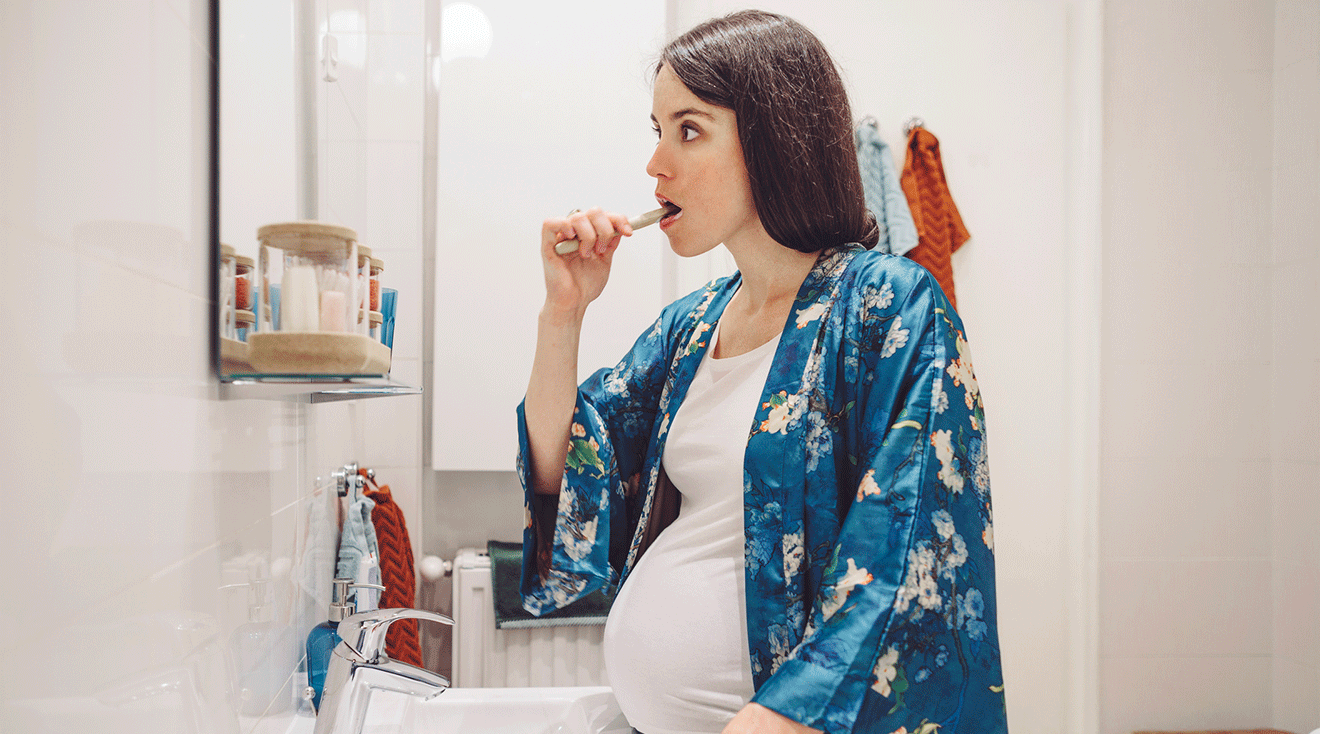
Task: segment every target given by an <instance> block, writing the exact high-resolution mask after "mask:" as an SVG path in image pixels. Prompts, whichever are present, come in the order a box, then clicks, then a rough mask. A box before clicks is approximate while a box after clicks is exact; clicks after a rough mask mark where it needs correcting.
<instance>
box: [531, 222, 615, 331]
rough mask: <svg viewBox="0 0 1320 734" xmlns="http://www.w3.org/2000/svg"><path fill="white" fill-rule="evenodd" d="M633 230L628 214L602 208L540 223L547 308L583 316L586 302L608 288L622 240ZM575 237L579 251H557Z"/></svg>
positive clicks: (578, 316)
mask: <svg viewBox="0 0 1320 734" xmlns="http://www.w3.org/2000/svg"><path fill="white" fill-rule="evenodd" d="M632 233H633V229H632V226H631V225H629V224H628V218H627V217H626V216H624V215H622V214H617V213H614V212H606V211H602V210H601V209H600V208H599V207H596V208H593V209H589V210H587V211H578V212H573V213H572V214H570V215H568V216H567V217H557V218H554V219H547V220H545V221H544V222H543V223H542V224H541V264H542V266H543V267H544V269H545V303H546V308H548V309H551V310H553V311H554V312H556V313H559V314H565V315H570V314H571V315H575V316H576V317H577V318H581V316H582V314H583V313H585V312H586V309H587V304H589V303H591V302H592V301H594V300H596V298H597V297H598V296H600V294H601V292H602V291H604V290H605V283H606V282H607V281H608V280H609V278H610V264H611V263H612V262H613V260H614V250H615V249H616V248H618V246H619V241H620V239H621V238H623V237H629V236H631V235H632ZM573 239H575V240H577V241H578V249H577V251H576V252H573V253H569V254H568V255H560V254H559V253H557V252H555V245H556V244H558V243H560V242H563V241H564V240H573Z"/></svg>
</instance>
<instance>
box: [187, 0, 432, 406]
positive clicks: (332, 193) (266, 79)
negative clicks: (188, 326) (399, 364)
mask: <svg viewBox="0 0 1320 734" xmlns="http://www.w3.org/2000/svg"><path fill="white" fill-rule="evenodd" d="M424 5H425V0H381V1H380V2H370V3H368V2H366V1H365V0H363V1H362V2H326V1H325V0H319V1H318V0H290V1H288V2H277V3H270V2H267V1H265V0H216V2H214V4H213V13H214V14H215V16H214V17H218V25H219V28H220V33H219V39H218V46H219V59H220V63H219V81H218V85H217V90H216V91H217V97H218V106H219V109H218V133H217V138H218V145H217V148H218V153H217V154H216V155H217V165H218V170H219V180H218V191H219V208H218V213H217V214H216V217H215V218H216V220H217V224H218V239H219V242H218V243H217V247H218V252H217V267H216V271H217V275H216V277H217V285H216V293H217V307H216V314H215V317H214V318H215V320H216V321H217V324H216V329H215V339H216V344H217V347H216V349H215V356H216V369H217V373H218V375H219V376H220V379H221V381H222V384H223V388H222V389H223V390H225V391H226V392H227V393H228V394H231V395H249V396H258V397H260V396H276V397H278V396H281V395H312V396H319V397H311V398H310V399H311V400H313V401H316V400H322V399H333V397H332V396H339V397H353V396H361V395H365V394H398V392H400V391H403V392H417V389H415V388H406V386H405V385H403V384H402V382H401V380H400V376H399V375H398V372H397V371H396V370H394V369H393V367H394V366H395V362H396V361H397V359H396V358H397V357H399V356H400V353H402V357H403V358H405V359H407V360H409V362H408V365H407V367H406V368H405V370H404V372H405V373H407V374H404V375H403V376H402V379H405V380H408V381H409V382H411V383H412V384H416V383H417V382H419V381H420V374H418V373H419V372H420V369H418V368H416V366H415V365H416V358H417V357H418V354H417V353H416V351H417V350H418V349H419V345H420V338H419V336H418V335H419V334H420V323H419V322H420V311H421V308H420V305H421V298H422V279H421V277H420V270H421V267H420V266H421V259H422V256H421V252H422V221H421V211H422V207H421V201H422V195H423V182H422V172H421V164H422V159H423V139H424V119H423V118H424V115H423V97H424V95H425V88H424V82H425V77H426V73H427V69H426V54H425V45H424V41H425V37H424V27H423V18H424V15H425V14H424ZM293 222H317V223H318V224H319V226H311V225H307V226H292V225H290V226H284V227H283V228H281V227H279V226H272V225H280V224H281V223H293ZM263 227H265V228H267V229H266V230H262V228H263ZM263 231H264V232H265V234H267V235H269V236H268V237H266V239H265V240H259V234H260V233H262V232H263ZM263 241H264V243H265V246H264V247H263V245H262V242H263ZM263 249H264V253H263ZM263 273H264V274H265V275H266V276H267V277H266V278H265V279H263V277H262V276H263ZM263 282H264V283H266V286H265V287H262V286H261V283H263ZM400 304H403V305H402V307H401V306H400ZM281 306H283V308H282V307H281ZM404 308H407V309H410V310H409V313H408V317H407V320H408V321H409V324H408V326H407V327H406V328H405V329H403V331H406V333H407V336H406V338H404V339H402V340H400V341H401V342H404V343H399V344H396V343H395V340H394V334H395V326H396V324H397V323H398V322H399V321H400V320H402V319H401V318H400V317H401V315H402V314H401V313H400V312H401V311H402V310H403V309H404ZM341 383H346V385H345V384H341ZM259 385H265V386H266V387H265V388H259V387H257V386H259ZM299 385H301V387H298V386H299ZM334 385H339V387H337V388H333V389H331V387H327V386H334ZM318 386H319V387H318Z"/></svg>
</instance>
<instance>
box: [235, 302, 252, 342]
mask: <svg viewBox="0 0 1320 734" xmlns="http://www.w3.org/2000/svg"><path fill="white" fill-rule="evenodd" d="M256 323H257V315H256V314H255V313H252V312H251V311H248V310H247V309H242V308H239V309H235V310H234V338H235V339H238V340H239V341H241V342H246V341H247V338H248V334H249V333H251V332H252V328H253V327H254V326H255V325H256Z"/></svg>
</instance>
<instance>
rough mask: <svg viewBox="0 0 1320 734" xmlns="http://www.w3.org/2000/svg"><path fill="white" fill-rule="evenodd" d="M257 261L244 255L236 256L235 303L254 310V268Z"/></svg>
mask: <svg viewBox="0 0 1320 734" xmlns="http://www.w3.org/2000/svg"><path fill="white" fill-rule="evenodd" d="M255 265H256V261H255V260H253V259H252V258H250V257H247V256H244V255H238V256H236V257H235V258H234V305H235V306H237V307H238V308H241V309H246V310H249V311H251V310H252V269H253V267H255Z"/></svg>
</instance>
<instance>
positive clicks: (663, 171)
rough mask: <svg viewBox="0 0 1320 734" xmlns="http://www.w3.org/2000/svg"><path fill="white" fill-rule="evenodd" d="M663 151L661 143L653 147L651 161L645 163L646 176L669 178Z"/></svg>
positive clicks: (663, 147)
mask: <svg viewBox="0 0 1320 734" xmlns="http://www.w3.org/2000/svg"><path fill="white" fill-rule="evenodd" d="M664 150H665V146H664V144H663V143H661V144H660V145H657V146H655V152H654V153H652V154H651V160H649V161H647V162H646V174H647V175H648V176H650V177H651V178H662V177H664V178H668V177H669V165H668V161H667V160H666V156H665V153H664Z"/></svg>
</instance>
